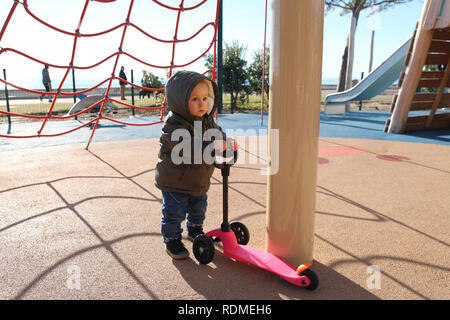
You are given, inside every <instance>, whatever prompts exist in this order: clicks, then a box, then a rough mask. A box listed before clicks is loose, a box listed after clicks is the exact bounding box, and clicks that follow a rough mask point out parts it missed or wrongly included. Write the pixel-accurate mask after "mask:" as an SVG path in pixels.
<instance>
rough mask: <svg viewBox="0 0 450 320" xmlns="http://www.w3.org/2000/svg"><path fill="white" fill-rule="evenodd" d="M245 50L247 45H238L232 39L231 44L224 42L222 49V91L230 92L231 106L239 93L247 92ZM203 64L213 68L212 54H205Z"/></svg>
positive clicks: (233, 105)
mask: <svg viewBox="0 0 450 320" xmlns="http://www.w3.org/2000/svg"><path fill="white" fill-rule="evenodd" d="M246 51H247V47H244V45H240V44H239V41H237V40H233V41H232V43H231V45H228V44H226V43H225V48H224V50H223V71H222V74H223V91H224V92H227V93H230V94H231V106H232V108H233V107H236V102H237V99H238V96H239V95H242V94H245V95H247V94H248V92H247V90H248V87H249V86H248V81H247V70H246V67H247V61H246V60H245V53H246ZM205 66H206V67H207V68H208V69H213V55H212V54H207V55H206V56H205Z"/></svg>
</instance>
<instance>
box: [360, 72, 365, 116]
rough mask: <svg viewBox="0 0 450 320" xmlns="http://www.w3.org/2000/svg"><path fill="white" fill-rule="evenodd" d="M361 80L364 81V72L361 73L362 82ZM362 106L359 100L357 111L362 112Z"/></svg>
mask: <svg viewBox="0 0 450 320" xmlns="http://www.w3.org/2000/svg"><path fill="white" fill-rule="evenodd" d="M362 79H364V72H361V81H362ZM362 105H363V102H362V100H359V111H361V110H362Z"/></svg>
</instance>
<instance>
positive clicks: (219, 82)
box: [217, 0, 223, 113]
mask: <svg viewBox="0 0 450 320" xmlns="http://www.w3.org/2000/svg"><path fill="white" fill-rule="evenodd" d="M217 24H218V26H217V86H218V87H219V105H218V107H217V111H218V112H219V113H222V106H223V99H222V98H223V97H222V96H223V51H222V50H223V0H220V1H219V17H218V21H217Z"/></svg>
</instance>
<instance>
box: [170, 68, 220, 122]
mask: <svg viewBox="0 0 450 320" xmlns="http://www.w3.org/2000/svg"><path fill="white" fill-rule="evenodd" d="M203 80H207V81H208V83H209V86H208V88H209V94H208V95H209V108H208V113H207V114H205V115H204V116H203V117H208V116H212V115H213V114H214V112H215V110H216V108H217V104H218V100H219V99H218V96H219V90H218V88H217V84H216V83H215V82H214V81H212V80H211V79H209V78H208V77H206V76H204V75H202V74H200V73H197V72H193V71H178V72H177V73H175V74H174V75H173V76H172V77H171V78H170V79H169V81H167V84H166V98H167V106H168V108H169V111H171V112H173V113H175V114H178V115H179V116H181V117H182V118H184V119H185V120H187V121H189V122H193V121H195V120H201V118H200V117H196V116H193V115H191V113H190V112H189V97H190V96H191V92H192V90H194V88H195V86H196V85H197V84H198V83H199V82H201V81H203Z"/></svg>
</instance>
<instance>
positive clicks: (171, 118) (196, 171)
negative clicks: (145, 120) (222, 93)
mask: <svg viewBox="0 0 450 320" xmlns="http://www.w3.org/2000/svg"><path fill="white" fill-rule="evenodd" d="M202 80H208V81H209V82H210V83H211V86H209V88H210V90H209V91H210V92H209V96H210V99H209V100H210V108H209V112H208V113H207V114H205V115H204V116H203V117H201V118H200V117H195V116H193V115H191V113H190V112H189V104H188V103H189V97H190V95H191V92H192V90H193V89H194V87H195V86H196V85H197V84H198V83H199V82H200V81H202ZM166 98H167V105H168V108H169V113H168V115H167V117H166V119H165V122H164V125H163V128H162V134H161V138H160V140H159V143H160V150H159V155H158V163H157V165H156V174H155V185H156V187H157V188H159V189H161V190H163V191H168V192H181V193H184V194H189V195H193V196H200V195H202V194H204V193H205V192H207V191H208V190H209V186H210V179H211V176H212V174H213V172H214V165H213V164H207V163H205V161H204V159H203V157H202V159H201V163H200V162H198V161H197V162H198V163H197V164H195V163H194V157H193V156H194V139H191V141H190V143H191V155H190V156H191V157H190V159H191V161H190V164H189V163H180V164H176V163H174V162H173V161H172V158H171V154H172V150H173V148H174V147H175V146H176V145H177V144H178V143H179V142H181V141H182V139H180V140H178V141H172V134H173V133H174V131H175V130H176V129H186V130H188V131H189V133H190V137H194V121H199V122H198V123H197V124H200V121H201V128H202V130H201V131H202V132H201V135H202V136H203V134H204V133H205V131H206V130H208V129H211V128H215V129H218V130H220V133H221V135H222V138H223V139H224V140H225V139H226V136H225V134H224V133H223V131H222V129H221V128H220V127H219V126H218V125H217V124H216V123H215V122H214V119H213V115H214V112H215V110H216V108H217V103H218V88H217V85H216V84H215V83H214V82H213V81H211V80H210V79H209V78H207V77H206V76H204V75H202V74H199V73H196V72H191V71H179V72H177V73H176V74H175V75H174V76H172V77H171V78H170V79H169V81H168V82H167V85H166ZM198 127H199V126H198ZM197 133H200V132H197ZM198 137H199V138H200V139H201V138H202V137H200V136H198ZM210 143H211V142H201V149H202V154H203V150H204V148H206V147H207V146H208V145H209V144H210Z"/></svg>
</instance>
